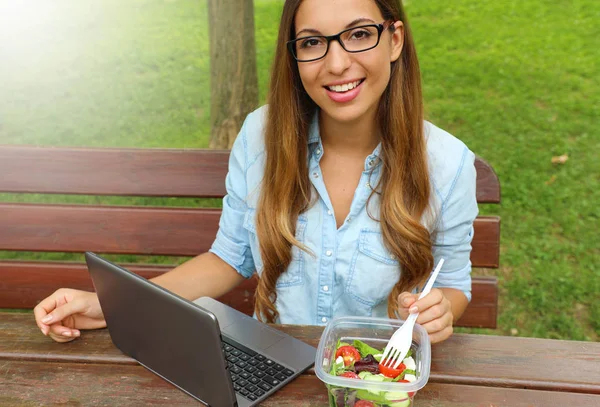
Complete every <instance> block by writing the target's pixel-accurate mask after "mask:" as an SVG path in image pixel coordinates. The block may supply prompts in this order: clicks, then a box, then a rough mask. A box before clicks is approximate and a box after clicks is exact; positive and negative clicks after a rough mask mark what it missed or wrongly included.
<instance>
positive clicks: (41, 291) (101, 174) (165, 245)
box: [0, 146, 500, 327]
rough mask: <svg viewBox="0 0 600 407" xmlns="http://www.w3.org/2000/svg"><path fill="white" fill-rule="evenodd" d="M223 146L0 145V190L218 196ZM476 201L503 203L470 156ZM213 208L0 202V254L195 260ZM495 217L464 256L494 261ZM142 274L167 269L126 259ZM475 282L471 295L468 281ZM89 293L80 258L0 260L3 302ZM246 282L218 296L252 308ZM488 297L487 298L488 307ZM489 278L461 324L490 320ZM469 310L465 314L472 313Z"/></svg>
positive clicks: (483, 223) (493, 293) (213, 226)
mask: <svg viewBox="0 0 600 407" xmlns="http://www.w3.org/2000/svg"><path fill="white" fill-rule="evenodd" d="M228 159H229V151H217V150H203V149H194V150H175V149H168V150H164V149H162V150H161V149H78V148H37V147H18V146H1V147H0V174H1V175H0V192H8V193H17V194H22V193H36V194H69V195H71V194H72V195H95V196H102V195H109V196H146V197H190V198H192V197H193V198H221V197H223V196H224V194H225V193H226V191H225V182H224V181H225V175H226V174H227V167H228ZM476 166H477V173H478V175H477V199H478V201H479V202H480V203H497V202H499V201H500V187H499V182H498V178H497V176H496V174H495V173H494V171H493V170H492V168H491V167H490V166H489V165H488V164H487V163H486V162H485V161H483V160H481V159H479V158H478V159H477V161H476ZM219 217H220V209H205V208H197V207H194V208H188V207H164V206H161V207H148V206H106V205H97V204H85V205H69V204H32V203H16V202H6V203H0V251H29V252H59V253H82V252H84V251H87V250H89V251H94V252H97V253H102V254H134V255H148V256H154V255H165V256H195V255H197V254H199V253H202V252H205V251H207V250H208V249H209V248H210V245H211V244H212V241H213V240H214V237H215V236H216V232H217V229H218V221H219ZM499 243H500V220H499V219H498V218H497V217H483V216H481V217H479V218H478V219H477V220H476V222H475V237H474V241H473V251H472V255H471V261H472V263H473V265H474V266H475V267H490V268H495V267H498V263H499V252H500V245H499ZM131 268H132V269H133V270H134V271H136V272H139V273H140V274H142V275H144V276H146V277H152V276H155V275H157V274H160V273H162V272H164V271H165V270H168V267H164V266H152V265H132V266H131ZM476 284H478V288H477V290H478V291H477V292H478V294H477V296H475V285H476ZM65 286H66V287H76V288H83V289H91V281H90V279H89V277H88V276H87V271H86V269H85V267H84V266H83V265H82V264H81V263H66V262H48V261H40V262H31V261H28V262H23V261H14V260H7V261H2V262H0V308H13V307H14V308H31V307H33V306H35V304H36V303H37V302H39V301H40V300H41V299H43V298H44V297H45V296H46V295H49V294H50V293H52V292H53V291H54V290H55V289H56V288H59V287H65ZM254 286H255V282H254V281H252V280H250V281H248V282H246V283H244V284H243V285H242V286H241V287H239V288H238V289H236V290H235V291H234V292H232V293H230V294H229V295H228V296H226V298H224V300H225V301H227V302H229V303H231V304H233V305H234V306H236V308H238V309H242V310H244V311H245V312H251V310H252V304H253V300H252V293H253V287H254ZM492 303H493V304H492ZM496 307H497V288H496V283H495V280H494V279H478V280H477V281H474V298H473V301H472V304H471V305H470V306H469V309H468V312H467V313H466V314H465V316H464V317H463V320H461V322H463V325H466V326H487V327H491V326H492V319H493V325H494V326H495V319H496ZM469 313H472V316H471V317H469Z"/></svg>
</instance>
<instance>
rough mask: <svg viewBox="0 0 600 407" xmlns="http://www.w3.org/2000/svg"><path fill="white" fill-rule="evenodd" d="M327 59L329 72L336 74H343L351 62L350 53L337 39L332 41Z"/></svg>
mask: <svg viewBox="0 0 600 407" xmlns="http://www.w3.org/2000/svg"><path fill="white" fill-rule="evenodd" d="M325 61H326V66H327V69H328V70H329V72H331V73H332V74H335V75H339V74H342V73H343V72H344V71H345V70H346V69H348V68H349V67H350V64H351V60H350V55H348V52H346V50H345V49H344V48H342V46H341V45H340V43H339V42H337V41H331V43H330V44H329V51H327V55H325Z"/></svg>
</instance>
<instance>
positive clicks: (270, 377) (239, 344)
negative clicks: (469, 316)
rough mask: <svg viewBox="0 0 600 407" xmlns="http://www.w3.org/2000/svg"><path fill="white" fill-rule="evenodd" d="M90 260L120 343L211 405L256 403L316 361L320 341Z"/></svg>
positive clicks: (102, 261)
mask: <svg viewBox="0 0 600 407" xmlns="http://www.w3.org/2000/svg"><path fill="white" fill-rule="evenodd" d="M85 259H86V262H87V265H88V270H89V272H90V275H91V277H92V280H93V282H94V287H95V289H96V292H97V294H98V298H99V300H100V306H101V308H102V312H103V313H104V317H105V319H106V324H107V326H108V331H109V333H110V336H111V339H112V341H113V342H114V344H115V345H116V346H117V348H119V349H120V350H121V351H122V352H123V353H125V354H126V355H128V356H130V357H132V358H134V359H135V360H137V361H138V362H139V363H140V364H141V365H142V366H144V367H146V368H147V369H148V370H150V371H152V372H154V373H156V374H157V375H159V376H160V377H162V378H163V379H165V380H167V381H169V382H170V383H172V384H174V385H175V386H177V387H178V388H180V389H181V390H183V391H184V392H186V393H188V394H189V395H191V396H192V397H194V398H196V399H197V400H199V401H201V402H203V403H204V404H206V405H208V406H210V407H224V406H227V407H231V406H239V407H249V406H255V405H257V404H259V403H260V402H262V401H264V400H265V399H266V398H267V397H269V396H270V395H272V394H273V393H274V392H275V391H277V390H278V389H280V388H281V387H283V386H284V385H286V384H287V383H289V382H290V381H292V380H293V379H294V378H295V377H297V376H298V375H300V373H302V372H303V371H304V370H306V369H308V368H309V367H311V366H312V365H313V364H314V361H315V354H316V349H315V348H314V347H312V346H309V345H307V344H305V343H304V342H302V341H300V340H298V339H295V338H294V337H292V336H290V335H288V334H285V333H283V332H281V331H278V330H276V329H273V328H271V327H270V326H268V325H266V324H263V323H261V322H259V321H258V320H256V319H253V318H252V317H249V316H247V315H245V314H243V313H241V312H239V311H237V310H235V309H233V308H231V307H229V306H227V305H225V304H222V303H220V302H218V301H216V300H214V299H211V298H208V297H203V298H199V299H198V300H196V301H194V302H191V301H188V300H186V299H184V298H182V297H180V296H178V295H176V294H174V293H172V292H170V291H168V290H166V289H164V288H162V287H160V286H158V285H156V284H154V283H152V282H151V281H148V280H146V279H145V278H143V277H140V276H138V275H137V274H135V273H132V272H130V271H128V270H126V269H124V268H122V267H119V266H117V265H115V264H113V263H111V262H109V261H107V260H106V259H103V258H101V257H100V256H98V255H96V254H94V253H91V252H87V253H85Z"/></svg>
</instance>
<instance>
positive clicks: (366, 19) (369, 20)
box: [296, 17, 375, 37]
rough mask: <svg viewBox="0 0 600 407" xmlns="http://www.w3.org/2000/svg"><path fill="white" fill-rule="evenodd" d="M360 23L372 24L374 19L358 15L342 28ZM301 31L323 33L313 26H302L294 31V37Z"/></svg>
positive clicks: (315, 33)
mask: <svg viewBox="0 0 600 407" xmlns="http://www.w3.org/2000/svg"><path fill="white" fill-rule="evenodd" d="M362 23H368V24H374V23H375V21H373V20H371V19H370V18H366V17H360V18H357V19H355V20H353V21H352V22H350V23H348V24H346V27H344V29H347V28H350V27H353V26H355V25H357V24H362ZM302 33H307V34H314V35H323V34H322V33H321V31H319V30H316V29H314V28H303V29H302V30H300V31H298V32H297V33H296V37H299V36H300V34H302Z"/></svg>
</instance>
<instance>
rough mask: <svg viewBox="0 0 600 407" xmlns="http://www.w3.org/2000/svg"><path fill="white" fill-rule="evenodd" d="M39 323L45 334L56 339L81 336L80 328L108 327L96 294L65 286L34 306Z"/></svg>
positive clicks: (63, 340) (66, 340) (66, 339)
mask: <svg viewBox="0 0 600 407" xmlns="http://www.w3.org/2000/svg"><path fill="white" fill-rule="evenodd" d="M33 314H34V316H35V322H36V323H37V326H38V327H39V328H40V329H41V331H42V333H43V334H44V335H49V336H50V337H51V338H52V339H54V340H55V341H56V342H69V341H72V340H73V339H75V338H77V337H78V336H79V335H80V334H81V333H80V331H79V330H80V329H98V328H104V327H106V321H105V320H104V315H103V314H102V309H101V308H100V302H99V301H98V296H97V295H96V293H90V292H87V291H80V290H72V289H69V288H61V289H59V290H57V291H56V292H54V294H52V295H51V296H49V297H48V298H46V299H44V300H43V301H42V302H40V303H39V304H38V305H37V306H36V307H35V308H34V309H33Z"/></svg>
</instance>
